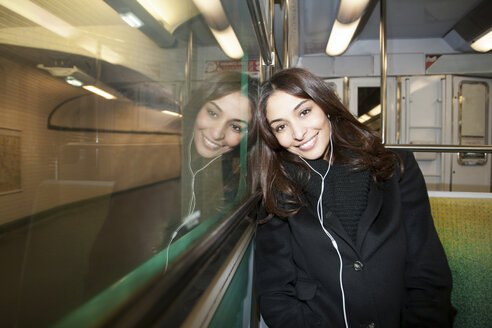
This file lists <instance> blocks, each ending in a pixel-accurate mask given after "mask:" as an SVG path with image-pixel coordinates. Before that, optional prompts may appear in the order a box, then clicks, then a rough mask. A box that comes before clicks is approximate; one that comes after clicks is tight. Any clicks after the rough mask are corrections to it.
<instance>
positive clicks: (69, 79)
mask: <svg viewBox="0 0 492 328" xmlns="http://www.w3.org/2000/svg"><path fill="white" fill-rule="evenodd" d="M65 81H66V82H67V83H68V84H70V85H73V86H74V87H81V86H83V85H84V83H83V82H82V81H80V80H77V79H76V78H74V77H73V76H67V77H66V78H65Z"/></svg>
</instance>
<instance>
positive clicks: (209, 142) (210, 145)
mask: <svg viewBox="0 0 492 328" xmlns="http://www.w3.org/2000/svg"><path fill="white" fill-rule="evenodd" d="M202 139H203V144H204V145H205V146H206V147H207V148H210V149H213V150H216V149H219V148H221V147H222V145H220V144H217V143H215V142H213V141H212V140H210V139H208V138H207V137H205V136H204V135H202Z"/></svg>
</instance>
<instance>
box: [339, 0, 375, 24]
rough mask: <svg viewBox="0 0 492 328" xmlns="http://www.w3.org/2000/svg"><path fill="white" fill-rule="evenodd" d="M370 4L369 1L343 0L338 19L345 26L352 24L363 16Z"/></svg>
mask: <svg viewBox="0 0 492 328" xmlns="http://www.w3.org/2000/svg"><path fill="white" fill-rule="evenodd" d="M368 3H369V0H341V1H340V6H339V7H338V14H337V19H338V20H339V21H340V22H342V23H344V24H349V23H352V22H353V21H355V20H357V19H359V18H360V17H361V16H362V14H363V13H364V11H365V10H366V7H367V4H368Z"/></svg>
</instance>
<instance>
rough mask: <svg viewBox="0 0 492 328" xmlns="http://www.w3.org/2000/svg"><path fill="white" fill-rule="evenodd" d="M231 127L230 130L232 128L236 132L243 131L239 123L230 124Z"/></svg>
mask: <svg viewBox="0 0 492 328" xmlns="http://www.w3.org/2000/svg"><path fill="white" fill-rule="evenodd" d="M231 127H232V130H234V132H238V133H241V132H243V127H242V126H241V125H238V124H232V125H231Z"/></svg>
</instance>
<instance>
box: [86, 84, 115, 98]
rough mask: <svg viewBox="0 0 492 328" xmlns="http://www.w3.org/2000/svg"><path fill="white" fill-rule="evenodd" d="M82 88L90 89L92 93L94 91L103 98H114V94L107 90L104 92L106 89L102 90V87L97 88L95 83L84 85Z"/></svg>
mask: <svg viewBox="0 0 492 328" xmlns="http://www.w3.org/2000/svg"><path fill="white" fill-rule="evenodd" d="M82 88H84V89H86V90H87V91H90V92H92V93H95V94H96V95H98V96H101V97H103V98H106V99H108V100H111V99H116V96H114V95H112V94H110V93H109V92H106V91H104V90H102V89H99V88H98V87H96V86H95V85H84V86H83V87H82Z"/></svg>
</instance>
